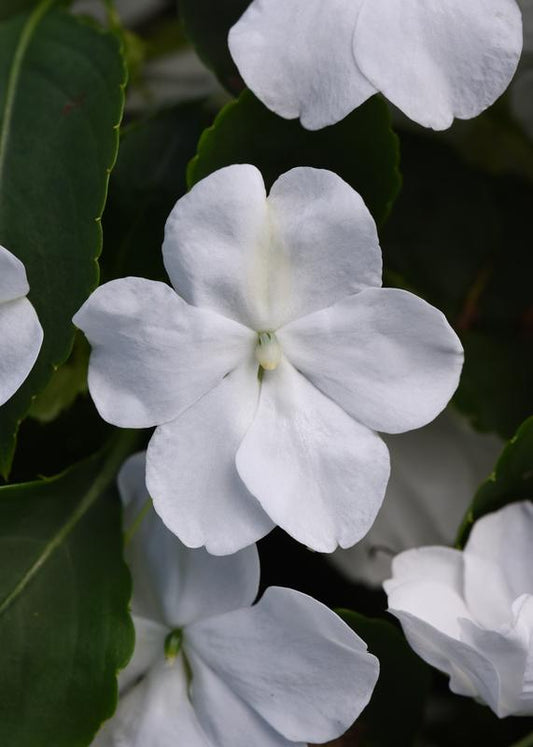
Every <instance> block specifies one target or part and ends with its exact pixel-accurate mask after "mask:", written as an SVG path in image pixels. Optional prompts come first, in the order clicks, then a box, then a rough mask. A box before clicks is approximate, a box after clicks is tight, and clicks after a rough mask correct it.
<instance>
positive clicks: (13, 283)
mask: <svg viewBox="0 0 533 747" xmlns="http://www.w3.org/2000/svg"><path fill="white" fill-rule="evenodd" d="M29 290H30V286H29V285H28V279H27V277H26V269H25V267H24V265H23V264H22V262H21V261H20V259H18V257H15V255H14V254H11V252H9V251H8V250H7V249H5V247H3V246H1V245H0V303H3V302H4V301H14V300H15V299H16V298H21V297H22V296H26V295H27V294H28V291H29Z"/></svg>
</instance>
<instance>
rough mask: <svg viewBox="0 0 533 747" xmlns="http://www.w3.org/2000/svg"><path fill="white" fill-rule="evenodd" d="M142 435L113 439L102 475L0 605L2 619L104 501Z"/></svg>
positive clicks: (134, 433)
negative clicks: (59, 548)
mask: <svg viewBox="0 0 533 747" xmlns="http://www.w3.org/2000/svg"><path fill="white" fill-rule="evenodd" d="M141 433H142V432H139V431H121V432H120V433H119V434H118V435H117V436H116V437H115V438H114V439H113V441H112V445H111V448H110V451H109V454H108V456H107V458H106V460H105V461H104V463H103V465H102V469H101V471H100V473H99V474H98V476H97V478H96V479H95V480H94V481H93V483H92V484H91V487H90V488H89V489H88V490H87V492H86V493H85V494H84V495H83V496H82V497H81V499H80V502H79V503H78V505H77V506H76V508H75V509H74V511H73V512H72V513H71V514H70V516H69V517H68V518H67V520H66V521H65V522H64V523H63V524H62V525H61V526H60V527H59V529H58V530H57V532H56V533H55V534H54V536H53V537H52V538H51V539H50V540H49V541H48V542H47V543H46V545H45V546H44V547H43V549H42V552H41V553H40V554H39V557H38V558H37V559H36V560H35V561H34V563H33V564H32V565H31V566H30V567H29V568H28V570H27V571H26V572H25V573H24V575H23V576H22V578H21V579H20V580H19V582H18V583H17V584H16V586H15V587H14V588H13V589H12V591H11V592H10V593H9V594H8V595H7V596H6V597H4V599H3V600H2V602H1V604H0V617H1V616H2V615H3V614H4V613H5V612H6V610H7V609H8V608H9V607H10V606H11V605H12V604H13V602H14V601H15V600H16V599H17V598H18V597H19V596H20V594H21V593H22V592H23V591H24V589H25V588H26V587H27V586H28V584H29V583H30V582H31V581H32V580H33V578H34V577H35V576H36V575H37V574H38V573H39V571H40V570H41V568H42V567H43V565H44V564H45V563H46V562H47V560H49V558H50V557H51V555H52V554H53V553H54V552H55V551H56V550H57V548H58V547H60V546H61V545H62V543H63V542H64V541H65V539H66V538H67V537H68V535H69V534H70V533H71V532H72V530H73V529H74V527H75V526H76V525H77V524H78V523H79V522H80V521H81V519H82V518H83V517H84V516H85V514H86V513H87V511H89V509H90V508H91V507H92V506H93V505H94V503H95V502H96V501H97V500H98V498H100V496H101V495H102V493H103V492H104V491H105V490H107V488H108V487H109V486H110V485H111V483H112V482H113V480H114V479H115V475H116V474H117V472H118V470H119V468H120V467H121V465H122V463H123V462H124V460H125V459H126V457H127V456H129V454H131V452H132V451H134V450H135V449H136V448H137V446H138V444H139V440H140V437H141Z"/></svg>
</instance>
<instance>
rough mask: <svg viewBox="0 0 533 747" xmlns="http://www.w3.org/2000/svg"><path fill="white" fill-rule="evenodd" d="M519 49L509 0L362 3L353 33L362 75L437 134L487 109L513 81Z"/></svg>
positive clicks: (517, 23) (517, 20)
mask: <svg viewBox="0 0 533 747" xmlns="http://www.w3.org/2000/svg"><path fill="white" fill-rule="evenodd" d="M332 41H333V40H332ZM521 50H522V22H521V15H520V10H519V8H518V5H517V4H516V2H515V0H468V2H464V1H463V0H444V1H442V2H427V0H402V1H401V2H391V0H366V2H364V3H363V4H362V7H361V10H360V13H359V17H358V20H357V26H356V28H355V35H354V55H355V59H356V61H357V64H358V66H359V68H360V69H361V71H362V72H363V74H364V75H365V76H366V78H367V79H368V80H369V81H370V82H371V83H372V84H373V85H374V86H375V87H376V88H377V89H378V90H379V91H381V92H382V93H383V94H384V95H385V96H386V97H387V98H388V99H389V101H391V102H392V103H393V104H395V105H396V106H397V107H398V108H400V109H401V110H402V111H403V112H404V114H406V115H407V116H408V117H410V118H411V119H413V120H415V121H416V122H418V123H419V124H421V125H423V126H424V127H432V128H433V129H435V130H443V129H446V128H447V127H449V126H450V125H451V124H452V122H453V119H454V117H459V118H460V119H469V118H471V117H475V116H477V115H478V114H479V113H480V112H481V111H483V110H484V109H486V108H487V107H488V106H490V105H491V104H492V103H493V102H494V101H495V100H496V99H497V98H498V97H499V96H500V95H501V94H502V93H503V91H504V90H505V89H506V88H507V86H508V85H509V83H510V82H511V79H512V77H513V75H514V72H515V70H516V66H517V64H518V60H519V58H520V52H521Z"/></svg>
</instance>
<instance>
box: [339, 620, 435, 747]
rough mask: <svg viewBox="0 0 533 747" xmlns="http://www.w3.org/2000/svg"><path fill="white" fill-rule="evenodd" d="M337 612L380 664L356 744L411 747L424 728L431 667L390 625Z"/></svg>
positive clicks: (355, 731)
mask: <svg viewBox="0 0 533 747" xmlns="http://www.w3.org/2000/svg"><path fill="white" fill-rule="evenodd" d="M338 613H339V614H340V616H341V617H342V618H343V620H344V621H345V622H347V623H348V625H349V626H350V627H351V628H352V629H353V630H354V631H355V632H356V633H357V635H359V636H361V638H362V639H363V640H364V641H365V642H366V643H367V644H368V649H369V651H370V652H371V653H372V654H374V656H377V658H378V659H379V663H380V674H379V680H378V683H377V685H376V688H375V690H374V694H373V695H372V699H371V701H370V703H369V705H368V706H367V707H366V708H365V710H364V711H363V713H362V715H361V716H360V717H359V719H358V720H357V721H356V723H355V725H354V727H353V734H354V735H355V737H356V739H355V740H354V742H353V743H354V744H357V745H358V747H410V745H412V744H413V743H414V740H415V737H416V735H417V733H418V731H419V730H420V728H421V725H422V719H423V713H424V707H425V701H426V696H427V693H428V688H429V684H430V668H429V667H428V666H427V664H425V663H424V662H423V661H422V660H421V659H419V658H418V656H417V655H416V654H415V653H414V652H413V650H412V649H411V648H410V647H409V645H408V643H407V641H406V640H405V638H404V637H403V635H402V633H401V632H400V631H399V630H398V629H397V628H396V627H395V626H394V625H392V624H391V623H389V622H387V621H385V620H376V619H370V618H368V617H364V616H363V615H360V614H359V613H357V612H352V611H351V610H338Z"/></svg>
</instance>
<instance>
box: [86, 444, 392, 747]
mask: <svg viewBox="0 0 533 747" xmlns="http://www.w3.org/2000/svg"><path fill="white" fill-rule="evenodd" d="M119 486H120V489H121V494H122V498H123V501H124V503H125V525H126V527H128V526H130V527H132V529H131V531H135V527H137V531H136V532H135V533H134V534H133V536H132V538H131V541H130V542H129V544H128V545H127V549H126V554H127V557H128V560H129V563H130V568H131V571H132V575H133V587H134V594H133V602H132V611H133V619H134V623H135V629H136V634H137V639H136V647H135V652H134V655H133V659H132V661H131V662H130V664H129V665H128V667H127V668H126V669H125V670H124V672H122V673H121V675H120V678H119V685H120V700H119V705H118V710H117V712H116V714H115V716H114V717H113V719H112V720H111V721H110V722H108V723H107V724H106V725H105V726H104V728H103V730H102V733H101V734H100V735H99V736H98V737H97V739H96V742H95V743H94V744H95V745H99V746H100V747H112V746H115V747H148V746H149V747H175V746H176V745H183V747H250V745H253V746H254V747H260V746H261V747H291V746H292V747H304V744H306V743H307V742H319V743H321V742H325V741H328V740H331V739H334V738H336V737H338V736H339V735H341V734H342V733H343V732H344V731H346V729H347V728H348V727H349V726H350V725H351V724H352V722H353V721H354V720H355V719H356V718H357V717H358V716H359V714H360V713H361V711H362V710H363V708H364V707H365V706H366V704H367V703H368V701H369V700H370V696H371V695H372V691H373V689H374V685H375V684H376V680H377V677H378V671H379V663H378V661H377V659H376V658H375V657H374V656H372V655H371V654H369V653H368V652H367V648H366V644H365V643H364V641H362V640H361V639H360V638H359V637H358V636H357V635H356V634H355V633H354V632H353V631H352V630H351V629H350V628H349V627H348V626H347V625H346V624H345V623H344V622H343V621H342V620H341V619H340V618H339V617H337V615H335V614H334V613H333V612H332V611H331V610H329V609H328V608H327V607H325V606H324V605H322V604H320V603H319V602H317V601H315V600H314V599H312V598H311V597H309V596H307V595H305V594H301V593H299V592H296V591H292V590H291V589H283V588H278V587H271V588H269V589H267V591H266V592H265V593H264V594H263V596H262V597H261V599H260V600H259V601H258V602H257V603H256V604H255V605H253V606H251V605H252V603H253V601H254V599H255V597H256V595H257V591H258V584H259V559H258V555H257V550H256V548H255V547H248V548H246V549H245V550H241V551H240V552H239V553H237V554H235V555H232V556H228V557H224V558H215V557H214V556H212V555H209V554H208V553H206V551H205V550H203V549H202V550H188V549H187V548H186V547H184V546H183V545H182V544H181V542H180V541H179V540H177V539H176V537H174V536H173V535H172V534H171V533H170V532H169V531H168V530H167V529H166V528H165V526H164V525H163V524H162V523H161V521H160V519H159V518H158V517H157V515H156V514H155V512H154V511H153V510H152V509H151V508H148V511H147V510H146V506H147V500H148V494H147V492H146V489H145V487H144V455H143V454H137V455H135V456H133V457H131V458H130V459H129V460H128V461H127V462H126V464H125V466H124V467H123V469H122V472H121V474H120V477H119ZM148 506H149V504H148ZM126 536H128V535H126Z"/></svg>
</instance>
